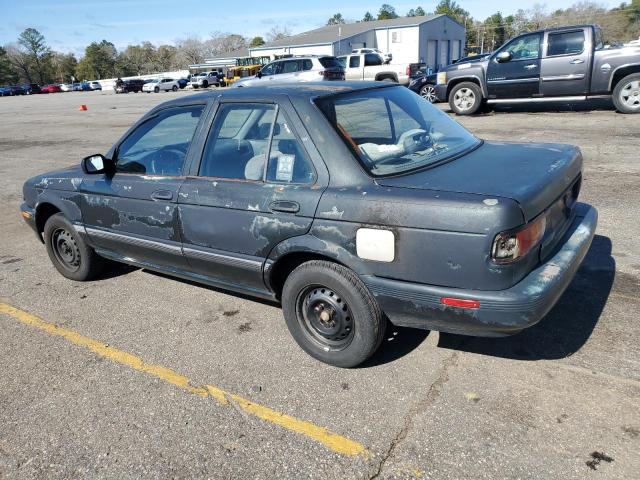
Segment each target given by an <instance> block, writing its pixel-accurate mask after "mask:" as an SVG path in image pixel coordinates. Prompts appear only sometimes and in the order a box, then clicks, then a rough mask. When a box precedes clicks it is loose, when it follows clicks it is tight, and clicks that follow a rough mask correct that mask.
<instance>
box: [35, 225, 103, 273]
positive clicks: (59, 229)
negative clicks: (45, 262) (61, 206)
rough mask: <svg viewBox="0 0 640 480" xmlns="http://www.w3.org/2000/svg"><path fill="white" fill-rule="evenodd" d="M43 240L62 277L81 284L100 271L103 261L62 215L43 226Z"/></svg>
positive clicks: (52, 261)
mask: <svg viewBox="0 0 640 480" xmlns="http://www.w3.org/2000/svg"><path fill="white" fill-rule="evenodd" d="M44 239H45V244H46V247H47V253H48V254H49V258H50V259H51V263H53V266H54V267H56V270H58V272H60V273H61V274H62V275H63V276H65V277H67V278H69V279H71V280H76V281H79V282H83V281H85V280H90V279H92V278H94V277H95V276H96V275H97V274H99V273H100V272H101V271H102V268H103V267H104V264H105V262H104V260H103V259H102V257H100V256H99V255H98V254H97V253H96V252H94V251H93V249H92V248H91V247H90V246H88V245H87V244H86V243H85V241H84V240H83V239H82V237H80V235H78V233H77V232H76V230H75V228H74V227H73V225H72V224H71V222H69V220H67V218H66V217H65V216H64V215H63V214H62V213H56V214H55V215H52V216H51V217H49V219H48V220H47V222H46V223H45V224H44Z"/></svg>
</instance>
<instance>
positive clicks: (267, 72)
mask: <svg viewBox="0 0 640 480" xmlns="http://www.w3.org/2000/svg"><path fill="white" fill-rule="evenodd" d="M273 66H274V64H273V63H270V64H269V65H265V66H264V67H262V75H273V70H274V69H273Z"/></svg>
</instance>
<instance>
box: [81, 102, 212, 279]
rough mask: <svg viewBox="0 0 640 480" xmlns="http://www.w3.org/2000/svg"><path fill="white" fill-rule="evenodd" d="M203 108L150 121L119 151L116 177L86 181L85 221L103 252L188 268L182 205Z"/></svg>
mask: <svg viewBox="0 0 640 480" xmlns="http://www.w3.org/2000/svg"><path fill="white" fill-rule="evenodd" d="M203 109H204V105H193V106H187V107H172V108H167V109H164V110H161V111H160V112H158V113H157V114H155V115H152V116H150V117H149V118H147V119H146V120H145V121H143V122H142V123H141V124H139V125H138V126H137V127H136V128H134V129H133V130H132V131H131V132H130V133H129V134H128V135H127V137H126V138H125V139H124V140H123V141H122V142H121V143H120V144H119V146H118V147H117V150H116V158H115V162H116V171H115V173H111V174H104V175H88V176H86V177H85V179H84V181H83V182H82V184H81V192H82V194H83V195H82V199H81V202H80V203H81V206H80V208H81V211H82V218H83V221H84V224H85V227H86V230H87V234H88V235H89V237H90V238H91V241H92V243H93V244H94V245H95V246H96V247H97V249H98V250H101V251H103V252H101V253H105V254H107V255H111V256H114V257H116V258H124V259H127V260H129V261H132V262H135V263H139V264H149V265H150V266H153V265H159V266H164V267H172V268H185V267H186V266H187V263H186V260H185V259H184V256H183V255H182V251H181V238H180V227H179V218H178V206H177V200H178V191H179V189H180V185H181V184H182V182H183V180H184V176H183V175H182V168H183V163H184V160H185V158H186V156H187V152H188V149H189V145H190V143H191V140H192V138H193V135H194V132H195V130H196V127H197V125H198V123H199V120H200V116H201V113H202V111H203Z"/></svg>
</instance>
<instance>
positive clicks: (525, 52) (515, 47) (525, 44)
mask: <svg viewBox="0 0 640 480" xmlns="http://www.w3.org/2000/svg"><path fill="white" fill-rule="evenodd" d="M540 41H541V37H540V34H539V33H533V34H531V35H524V36H522V37H519V38H516V39H515V40H513V41H511V42H509V43H508V44H507V46H506V47H505V48H504V49H503V50H501V51H502V52H505V51H506V52H509V53H511V60H531V59H536V58H539V57H540Z"/></svg>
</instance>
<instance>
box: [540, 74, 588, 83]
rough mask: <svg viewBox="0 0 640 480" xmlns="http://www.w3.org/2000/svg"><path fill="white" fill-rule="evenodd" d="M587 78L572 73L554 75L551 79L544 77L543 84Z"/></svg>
mask: <svg viewBox="0 0 640 480" xmlns="http://www.w3.org/2000/svg"><path fill="white" fill-rule="evenodd" d="M584 77H585V74H584V73H576V74H574V73H572V74H571V75H553V76H551V77H542V81H543V82H556V81H562V80H583V79H584Z"/></svg>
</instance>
